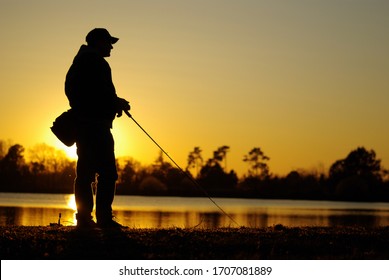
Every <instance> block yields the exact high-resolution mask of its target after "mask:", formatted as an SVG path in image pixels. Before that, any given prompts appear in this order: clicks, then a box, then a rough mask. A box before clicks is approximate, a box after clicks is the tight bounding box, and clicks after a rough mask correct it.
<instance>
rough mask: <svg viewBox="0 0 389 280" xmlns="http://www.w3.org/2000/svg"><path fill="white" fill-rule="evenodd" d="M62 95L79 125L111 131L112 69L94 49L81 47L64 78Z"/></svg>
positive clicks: (113, 102)
mask: <svg viewBox="0 0 389 280" xmlns="http://www.w3.org/2000/svg"><path fill="white" fill-rule="evenodd" d="M65 93H66V96H67V98H68V100H69V104H70V107H71V108H72V109H73V110H74V112H75V115H76V116H77V118H78V119H79V120H80V121H81V122H84V123H86V124H88V123H89V124H97V125H101V124H106V125H108V126H109V127H112V121H113V120H114V118H115V113H116V110H115V109H116V108H115V107H116V100H117V95H116V91H115V87H114V85H113V82H112V74H111V68H110V66H109V64H108V62H107V61H106V60H105V59H104V57H102V56H101V55H100V54H99V53H98V52H97V51H95V50H94V49H93V48H91V47H89V46H86V45H82V46H81V48H80V50H79V51H78V53H77V55H76V56H75V58H74V60H73V64H72V65H71V67H70V69H69V71H68V73H67V75H66V80H65Z"/></svg>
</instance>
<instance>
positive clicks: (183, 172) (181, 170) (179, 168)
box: [124, 111, 240, 226]
mask: <svg viewBox="0 0 389 280" xmlns="http://www.w3.org/2000/svg"><path fill="white" fill-rule="evenodd" d="M124 113H125V114H126V115H127V116H128V117H129V118H130V119H132V120H133V121H134V123H135V124H136V125H137V126H138V127H139V128H140V129H141V130H142V131H143V132H144V133H145V134H146V135H147V136H148V137H149V138H150V139H151V141H153V142H154V144H155V145H157V147H158V148H159V149H160V150H161V151H162V152H163V153H164V154H165V155H166V156H167V157H168V158H169V159H170V160H171V161H172V162H173V163H174V165H175V166H176V167H177V168H178V170H180V172H181V173H182V174H184V175H185V176H186V177H187V178H188V179H189V180H190V181H191V182H192V183H193V184H194V185H195V186H196V187H197V188H198V189H199V190H201V191H202V192H203V193H204V195H206V196H207V197H208V199H209V200H210V201H211V202H212V203H213V204H214V205H215V206H216V207H217V208H218V209H219V210H220V211H221V212H222V213H223V214H224V215H226V216H227V217H228V218H229V219H230V220H231V221H232V222H234V223H235V224H236V225H237V226H240V225H239V224H238V223H237V222H236V221H235V220H234V218H232V217H231V215H229V214H228V213H227V212H226V211H224V210H223V208H221V207H220V206H219V204H217V203H216V201H215V200H213V198H212V197H211V196H210V195H209V194H208V192H207V191H206V190H205V189H204V188H203V187H202V186H201V185H200V184H199V183H198V182H197V181H196V180H195V179H194V178H193V177H192V176H190V175H189V174H188V173H187V172H185V171H184V170H183V169H182V168H181V166H179V165H178V163H176V162H175V160H174V159H173V158H172V157H171V156H170V155H169V154H168V153H167V152H166V151H165V150H164V149H163V148H162V147H161V146H160V145H159V144H158V143H157V141H155V140H154V139H153V137H151V136H150V134H148V133H147V131H146V130H145V129H144V128H143V127H142V126H141V125H140V124H139V123H138V122H137V121H136V120H135V119H134V118H133V117H132V115H131V114H130V113H129V112H128V111H124Z"/></svg>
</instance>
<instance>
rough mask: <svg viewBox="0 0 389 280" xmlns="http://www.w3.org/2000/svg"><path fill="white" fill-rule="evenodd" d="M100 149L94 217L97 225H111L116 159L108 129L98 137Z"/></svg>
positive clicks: (116, 176) (116, 177)
mask: <svg viewBox="0 0 389 280" xmlns="http://www.w3.org/2000/svg"><path fill="white" fill-rule="evenodd" d="M100 140H101V141H100V143H99V144H100V145H101V149H100V151H99V160H98V162H97V164H98V165H97V173H98V174H99V176H98V179H97V180H98V182H97V193H96V218H97V223H98V224H99V225H102V226H104V225H107V226H110V225H112V203H113V200H114V196H115V190H116V180H117V179H118V174H117V170H116V160H115V151H114V140H113V137H112V134H111V131H110V130H106V131H105V132H104V133H103V134H102V137H101V139H100Z"/></svg>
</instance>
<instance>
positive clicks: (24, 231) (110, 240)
mask: <svg viewBox="0 0 389 280" xmlns="http://www.w3.org/2000/svg"><path fill="white" fill-rule="evenodd" d="M0 248H1V250H0V256H1V259H2V260H6V259H24V260H25V259H64V260H66V259H72V260H78V259H80V260H85V259H87V260H90V259H100V260H112V259H114V260H115V259H183V260H188V259H219V260H220V259H221V260H223V259H240V260H246V259H270V260H277V259H283V260H287V259H294V260H311V259H335V260H341V259H363V260H366V259H385V260H388V259H389V249H388V248H389V227H380V228H363V227H284V226H282V225H276V226H274V227H268V228H256V229H254V228H221V229H182V228H171V229H120V230H102V229H94V230H80V229H77V228H76V227H73V226H51V227H50V226H48V227H26V226H13V227H0Z"/></svg>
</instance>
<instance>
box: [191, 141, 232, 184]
mask: <svg viewBox="0 0 389 280" xmlns="http://www.w3.org/2000/svg"><path fill="white" fill-rule="evenodd" d="M229 149H230V147H228V146H222V147H219V148H218V149H217V150H216V151H214V152H213V157H212V158H210V159H208V161H207V163H206V164H205V165H204V166H203V167H202V168H201V170H200V174H199V180H200V183H201V184H202V185H204V186H206V187H207V188H208V189H213V190H228V189H232V188H234V187H236V185H237V182H238V176H237V175H236V173H235V171H233V170H231V171H230V172H226V167H227V164H226V155H227V152H228V151H229ZM223 161H224V162H225V167H224V168H222V166H221V164H222V162H223Z"/></svg>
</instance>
